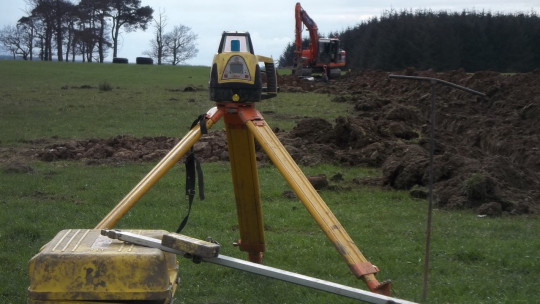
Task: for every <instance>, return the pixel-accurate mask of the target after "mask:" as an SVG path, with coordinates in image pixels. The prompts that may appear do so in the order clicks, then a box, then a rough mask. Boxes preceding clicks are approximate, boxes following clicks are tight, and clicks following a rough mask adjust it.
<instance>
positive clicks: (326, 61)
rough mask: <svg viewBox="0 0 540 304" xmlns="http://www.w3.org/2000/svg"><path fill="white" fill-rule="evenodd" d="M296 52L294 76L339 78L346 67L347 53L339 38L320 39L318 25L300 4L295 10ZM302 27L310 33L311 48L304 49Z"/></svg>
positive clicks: (297, 4)
mask: <svg viewBox="0 0 540 304" xmlns="http://www.w3.org/2000/svg"><path fill="white" fill-rule="evenodd" d="M294 18H295V20H296V26H295V52H294V66H293V74H295V75H297V76H299V77H303V76H311V74H312V73H322V75H323V77H328V78H337V77H339V76H340V75H341V68H342V67H344V66H345V57H346V56H345V55H346V54H345V51H344V50H342V49H341V47H340V42H339V39H338V38H319V33H318V28H317V24H316V23H315V21H313V19H311V17H309V15H308V14H307V12H306V11H305V10H304V9H303V8H302V6H301V5H300V3H296V7H295V10H294ZM302 25H304V26H305V27H306V30H307V31H308V32H309V46H308V48H307V49H303V48H302Z"/></svg>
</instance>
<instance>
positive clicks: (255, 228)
mask: <svg viewBox="0 0 540 304" xmlns="http://www.w3.org/2000/svg"><path fill="white" fill-rule="evenodd" d="M225 127H226V130H227V144H228V148H229V160H230V163H231V173H232V180H233V185H234V195H235V198H236V212H237V216H238V225H239V230H240V241H239V246H240V250H242V251H246V252H248V257H249V258H248V259H249V261H251V262H254V263H261V262H262V253H263V252H264V249H265V242H264V226H263V219H262V210H261V196H260V193H259V176H258V173H257V160H256V157H255V141H254V139H253V135H252V134H251V133H250V132H249V130H248V129H247V127H246V126H245V125H243V124H230V123H228V119H227V116H225Z"/></svg>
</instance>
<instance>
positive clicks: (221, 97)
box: [208, 32, 277, 103]
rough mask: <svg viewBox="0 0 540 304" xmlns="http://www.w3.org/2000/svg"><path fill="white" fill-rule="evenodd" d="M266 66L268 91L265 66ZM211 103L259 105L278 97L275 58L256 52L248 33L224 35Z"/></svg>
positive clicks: (215, 65) (211, 86) (212, 76)
mask: <svg viewBox="0 0 540 304" xmlns="http://www.w3.org/2000/svg"><path fill="white" fill-rule="evenodd" d="M260 62H262V63H264V73H266V87H263V82H264V81H263V80H262V78H263V77H262V75H261V73H263V71H261V66H259V63H260ZM208 89H209V93H210V100H212V101H216V102H235V103H236V102H258V101H261V100H262V99H266V98H271V97H274V96H276V94H277V80H276V71H275V68H274V61H273V59H272V58H269V57H264V56H258V55H255V54H254V52H253V45H252V43H251V37H250V35H249V33H248V32H223V34H222V36H221V42H220V43H219V48H218V52H217V54H216V55H214V60H213V62H212V68H211V70H210V79H209V81H208Z"/></svg>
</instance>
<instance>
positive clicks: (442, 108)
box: [280, 70, 540, 215]
mask: <svg viewBox="0 0 540 304" xmlns="http://www.w3.org/2000/svg"><path fill="white" fill-rule="evenodd" d="M396 74H400V75H408V76H419V77H431V78H437V79H442V80H445V81H449V82H452V83H456V84H459V85H461V86H465V87H469V88H471V89H473V90H476V91H480V92H484V93H485V94H486V96H485V97H480V96H476V95H472V94H470V93H467V92H464V91H462V90H457V89H455V88H452V87H448V86H444V85H441V84H437V85H436V86H435V95H434V96H435V101H436V119H435V121H436V123H435V129H434V133H435V137H434V138H435V140H434V143H433V145H434V149H435V150H434V151H435V153H434V174H433V176H434V190H435V197H436V202H437V204H438V205H439V206H441V207H445V208H458V209H462V208H473V209H476V210H477V211H478V212H479V213H487V214H490V215H498V214H501V212H509V213H513V214H523V213H537V212H538V210H539V203H540V151H539V149H540V125H539V124H540V120H539V117H540V71H535V72H532V73H525V74H515V75H505V74H499V73H495V72H479V73H474V74H469V73H465V72H464V71H454V72H450V73H443V74H439V73H435V72H430V71H423V72H418V71H414V70H406V71H402V72H400V73H396ZM388 76H389V74H388V73H385V72H376V71H369V72H361V73H352V74H348V75H347V76H345V77H344V78H343V79H340V80H337V81H331V82H330V83H323V82H316V81H315V82H313V81H305V80H301V79H296V78H293V77H289V76H282V77H280V81H281V82H280V83H281V84H283V85H282V86H281V89H282V91H287V92H299V93H301V92H307V91H311V92H321V93H328V94H330V96H331V97H330V98H331V99H332V101H333V102H348V103H352V104H354V108H355V110H356V112H355V113H353V114H352V115H350V116H347V117H340V118H338V119H337V120H336V121H335V122H333V123H334V124H333V127H330V128H329V124H330V122H326V121H324V120H321V119H308V120H304V121H301V122H299V123H298V125H297V127H296V128H295V129H294V130H293V131H292V132H290V134H288V136H289V137H301V138H302V139H303V140H304V141H307V142H303V144H306V145H308V146H310V147H309V148H308V149H307V150H309V151H317V150H316V149H317V147H319V146H320V145H325V146H327V147H328V146H330V147H332V149H331V150H333V151H332V152H331V153H330V154H333V155H332V157H331V158H328V157H327V156H328V155H329V152H328V149H326V150H324V149H321V150H319V151H320V154H321V155H320V157H321V159H332V160H335V161H336V162H339V163H341V164H346V165H369V166H381V167H382V171H383V179H382V181H381V184H382V185H385V186H390V187H392V188H395V189H407V190H412V193H422V194H420V195H423V196H425V195H426V193H425V189H426V187H427V186H428V184H429V176H430V175H429V150H430V145H431V143H430V133H429V132H430V127H431V125H430V106H431V100H432V93H431V88H432V87H431V83H430V82H426V81H423V82H421V81H413V80H409V79H407V80H403V79H393V78H389V77H388ZM321 126H323V128H324V129H327V130H330V131H328V132H321ZM312 158H316V157H313V156H312ZM370 182H372V181H370ZM419 189H420V191H419ZM422 189H424V190H422ZM415 195H418V194H415Z"/></svg>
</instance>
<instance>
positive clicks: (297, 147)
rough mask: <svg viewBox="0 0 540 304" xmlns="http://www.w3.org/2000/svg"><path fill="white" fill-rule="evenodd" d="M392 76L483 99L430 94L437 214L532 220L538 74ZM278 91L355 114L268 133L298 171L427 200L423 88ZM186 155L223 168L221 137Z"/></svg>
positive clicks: (70, 152)
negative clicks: (353, 174) (349, 171)
mask: <svg viewBox="0 0 540 304" xmlns="http://www.w3.org/2000/svg"><path fill="white" fill-rule="evenodd" d="M396 74H401V75H409V76H410V75H415V76H424V77H434V78H439V79H442V80H445V81H449V82H453V83H456V84H459V85H461V86H466V87H469V88H471V89H474V90H477V91H480V92H484V93H486V94H487V96H486V97H477V96H474V95H471V94H469V93H466V92H464V91H460V90H456V89H455V88H450V87H447V86H443V85H437V86H436V125H435V140H434V143H433V144H434V147H435V153H434V178H433V179H434V194H435V198H436V203H437V205H438V206H439V207H443V208H459V209H462V208H469V209H474V210H477V212H479V213H481V214H489V215H500V214H502V213H503V212H506V213H513V214H523V213H538V211H539V210H540V209H539V205H540V173H539V172H540V151H539V149H540V125H539V124H540V119H539V117H540V70H537V71H535V72H532V73H525V74H513V75H506V74H499V73H494V72H479V73H474V74H469V73H465V72H463V71H453V72H447V73H435V72H430V71H424V72H418V71H414V70H412V69H409V70H406V71H401V72H399V73H396ZM279 83H280V88H281V91H284V92H298V93H301V92H307V91H311V92H319V93H324V94H328V99H329V102H336V103H339V102H341V103H342V102H346V103H351V104H352V105H353V107H354V109H355V111H354V112H353V113H350V114H349V115H348V116H346V117H345V116H344V117H339V118H338V119H336V121H332V122H330V121H326V120H324V119H321V118H308V119H303V120H300V121H298V122H297V125H296V127H295V128H294V129H293V130H291V131H290V132H278V131H277V130H276V132H277V133H276V134H277V136H278V138H279V139H280V140H281V142H282V143H283V144H284V146H285V148H286V149H287V151H288V152H289V153H290V154H291V156H292V157H293V158H294V159H295V161H296V162H297V163H299V164H301V165H314V164H319V163H324V162H332V163H336V164H340V165H348V166H360V165H363V166H366V165H367V166H374V167H381V168H382V173H383V176H382V178H379V179H372V180H361V181H357V182H358V183H361V184H370V185H373V184H379V185H381V186H386V187H391V188H395V189H405V190H410V192H411V195H414V196H416V197H423V198H425V196H426V187H427V186H428V183H429V149H430V144H431V143H430V139H429V138H430V136H429V130H430V121H429V117H430V115H429V114H430V102H431V96H432V95H431V85H430V83H429V82H425V81H424V82H418V81H411V80H397V79H389V77H388V73H385V72H378V71H366V72H359V73H349V74H347V75H346V76H344V77H343V78H341V79H339V80H331V81H330V82H327V83H325V82H320V81H306V80H301V79H297V78H295V77H293V76H279ZM178 140H179V139H178V138H170V137H144V138H135V137H132V136H126V135H124V136H117V137H114V138H110V139H91V140H84V141H67V142H63V143H61V144H59V143H54V144H50V143H47V141H45V142H43V141H40V142H39V143H37V142H36V143H34V144H35V145H34V146H35V147H33V148H32V149H28V151H19V150H17V151H15V150H13V149H12V148H9V149H0V160H1V161H3V162H6V160H8V161H9V160H11V161H17V162H19V163H24V162H23V161H22V162H21V161H20V160H19V159H17V158H13V156H10V155H15V154H17V155H23V156H24V155H27V156H28V155H33V157H37V158H38V159H41V160H43V161H56V160H70V159H75V160H78V159H85V160H87V161H88V162H89V163H103V162H106V163H115V162H126V161H155V160H159V159H161V158H163V157H164V156H165V154H166V153H167V152H168V151H169V150H170V149H171V148H172V147H173V146H174V145H175V144H176V143H177V142H178ZM256 149H257V159H258V160H260V161H266V160H268V159H267V157H266V156H265V154H264V153H263V152H262V151H261V149H260V147H259V146H256ZM194 150H195V151H196V153H197V156H198V157H199V158H200V159H201V160H203V161H220V160H221V161H227V160H228V151H227V143H226V135H225V133H224V132H223V131H214V132H211V133H210V134H208V135H205V136H203V137H202V138H201V140H200V141H199V142H197V144H196V145H195V147H194ZM12 167H13V168H14V169H13V170H25V169H22V167H21V166H12ZM10 170H11V169H10Z"/></svg>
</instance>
